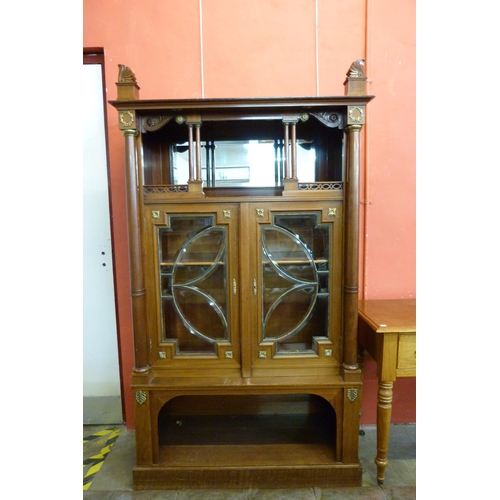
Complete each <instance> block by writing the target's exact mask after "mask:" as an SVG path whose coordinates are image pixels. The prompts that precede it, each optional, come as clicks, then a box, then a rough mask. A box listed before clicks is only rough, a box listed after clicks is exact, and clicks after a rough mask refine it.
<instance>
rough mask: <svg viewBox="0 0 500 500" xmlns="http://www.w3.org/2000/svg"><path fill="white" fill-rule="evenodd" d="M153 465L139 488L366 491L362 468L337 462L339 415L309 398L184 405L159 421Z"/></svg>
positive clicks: (173, 406) (175, 403)
mask: <svg viewBox="0 0 500 500" xmlns="http://www.w3.org/2000/svg"><path fill="white" fill-rule="evenodd" d="M158 442H159V453H158V457H157V463H156V464H154V465H139V466H137V467H136V468H135V469H134V487H135V488H136V489H188V488H189V489H194V488H198V489H230V488H233V489H234V488H306V487H309V488H310V487H315V486H319V487H336V486H361V474H362V471H361V466H360V465H359V463H358V464H345V463H342V462H340V461H339V460H338V454H339V450H340V448H339V445H338V439H337V424H336V415H335V412H334V411H333V408H332V407H331V406H330V405H329V404H327V403H326V402H325V401H324V400H322V399H321V398H318V397H315V396H309V395H298V396H290V395H288V396H272V397H271V396H265V397H264V396H255V397H248V396H247V397H245V398H242V397H223V398H218V397H215V398H213V397H212V398H204V397H200V396H198V397H197V398H187V397H186V398H177V399H175V400H172V401H171V402H170V403H169V404H166V405H165V406H164V407H163V409H162V411H161V412H160V414H159V418H158Z"/></svg>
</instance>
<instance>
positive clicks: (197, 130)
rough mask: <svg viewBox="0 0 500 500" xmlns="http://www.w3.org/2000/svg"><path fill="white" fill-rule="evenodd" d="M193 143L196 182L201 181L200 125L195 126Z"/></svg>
mask: <svg viewBox="0 0 500 500" xmlns="http://www.w3.org/2000/svg"><path fill="white" fill-rule="evenodd" d="M195 141H196V177H195V179H196V180H197V181H201V142H200V124H199V123H197V124H195Z"/></svg>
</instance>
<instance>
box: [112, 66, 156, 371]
mask: <svg viewBox="0 0 500 500" xmlns="http://www.w3.org/2000/svg"><path fill="white" fill-rule="evenodd" d="M118 67H119V73H118V82H117V84H116V86H117V93H118V100H119V101H131V102H133V101H135V100H137V99H139V90H140V89H139V86H138V85H137V82H136V78H135V74H134V72H133V71H132V70H131V69H130V68H129V67H127V66H125V65H123V64H119V65H118ZM118 126H119V129H120V130H121V131H122V133H123V136H124V138H125V177H126V186H127V221H128V241H129V261H130V295H131V299H132V325H133V334H134V372H135V373H143V372H146V371H147V370H148V369H149V368H150V366H149V356H148V353H149V347H148V340H147V339H148V335H146V331H147V328H148V324H147V313H146V289H145V282H144V274H143V267H142V257H143V255H142V227H143V224H142V214H141V208H140V207H141V203H140V196H141V195H142V193H141V186H142V175H141V172H140V170H139V168H138V164H137V148H136V140H137V139H136V138H137V136H138V135H139V132H138V130H137V128H138V127H137V120H136V114H135V109H134V106H133V105H132V104H131V106H130V109H125V110H123V111H120V112H119V114H118Z"/></svg>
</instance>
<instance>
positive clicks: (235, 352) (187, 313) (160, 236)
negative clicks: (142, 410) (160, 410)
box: [145, 204, 240, 376]
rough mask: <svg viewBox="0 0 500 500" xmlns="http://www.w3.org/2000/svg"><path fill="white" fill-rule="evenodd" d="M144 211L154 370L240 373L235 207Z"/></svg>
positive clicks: (192, 206) (160, 207)
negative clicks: (147, 218) (158, 368)
mask: <svg viewBox="0 0 500 500" xmlns="http://www.w3.org/2000/svg"><path fill="white" fill-rule="evenodd" d="M148 208H149V209H150V215H149V218H150V224H149V226H148V233H149V234H148V238H147V241H148V242H149V246H148V247H147V248H146V259H145V260H146V262H147V266H148V277H149V279H148V283H149V284H150V286H149V290H148V291H149V306H150V308H151V310H152V311H154V312H155V313H154V314H151V315H150V318H154V319H153V324H151V325H150V332H151V333H150V336H151V354H152V358H153V359H152V362H153V365H154V366H157V367H163V368H165V369H169V370H180V372H179V373H180V376H183V375H187V374H189V375H195V376H196V375H199V376H206V375H207V371H206V370H207V369H210V370H215V371H210V372H208V375H210V374H213V375H216V374H217V370H220V373H219V374H224V375H228V374H232V373H234V374H238V375H239V373H240V368H239V365H240V347H239V346H240V343H239V337H238V328H237V326H238V307H236V305H235V304H236V302H237V301H238V287H239V276H238V262H237V234H238V205H237V204H217V205H216V204H197V205H195V204H175V205H174V204H172V205H158V206H149V207H148ZM151 257H153V258H151Z"/></svg>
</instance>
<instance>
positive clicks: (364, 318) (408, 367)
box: [358, 299, 417, 484]
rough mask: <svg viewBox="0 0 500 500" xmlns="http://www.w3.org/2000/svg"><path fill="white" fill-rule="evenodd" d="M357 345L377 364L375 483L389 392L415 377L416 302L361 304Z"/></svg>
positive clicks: (380, 474)
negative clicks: (399, 380) (398, 381)
mask: <svg viewBox="0 0 500 500" xmlns="http://www.w3.org/2000/svg"><path fill="white" fill-rule="evenodd" d="M358 313H359V315H358V341H359V344H360V346H361V347H362V348H364V349H366V350H367V351H368V353H369V354H370V355H371V356H372V357H373V359H374V360H375V362H376V363H377V377H378V382H379V388H378V403H377V456H376V458H375V464H376V465H377V481H378V483H379V484H383V482H384V478H385V469H386V467H387V465H388V460H387V450H388V448H389V432H390V425H391V411H392V388H393V383H394V381H395V380H396V378H398V377H415V376H416V333H417V328H416V300H415V299H408V300H404V299H396V300H361V301H359V306H358Z"/></svg>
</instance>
